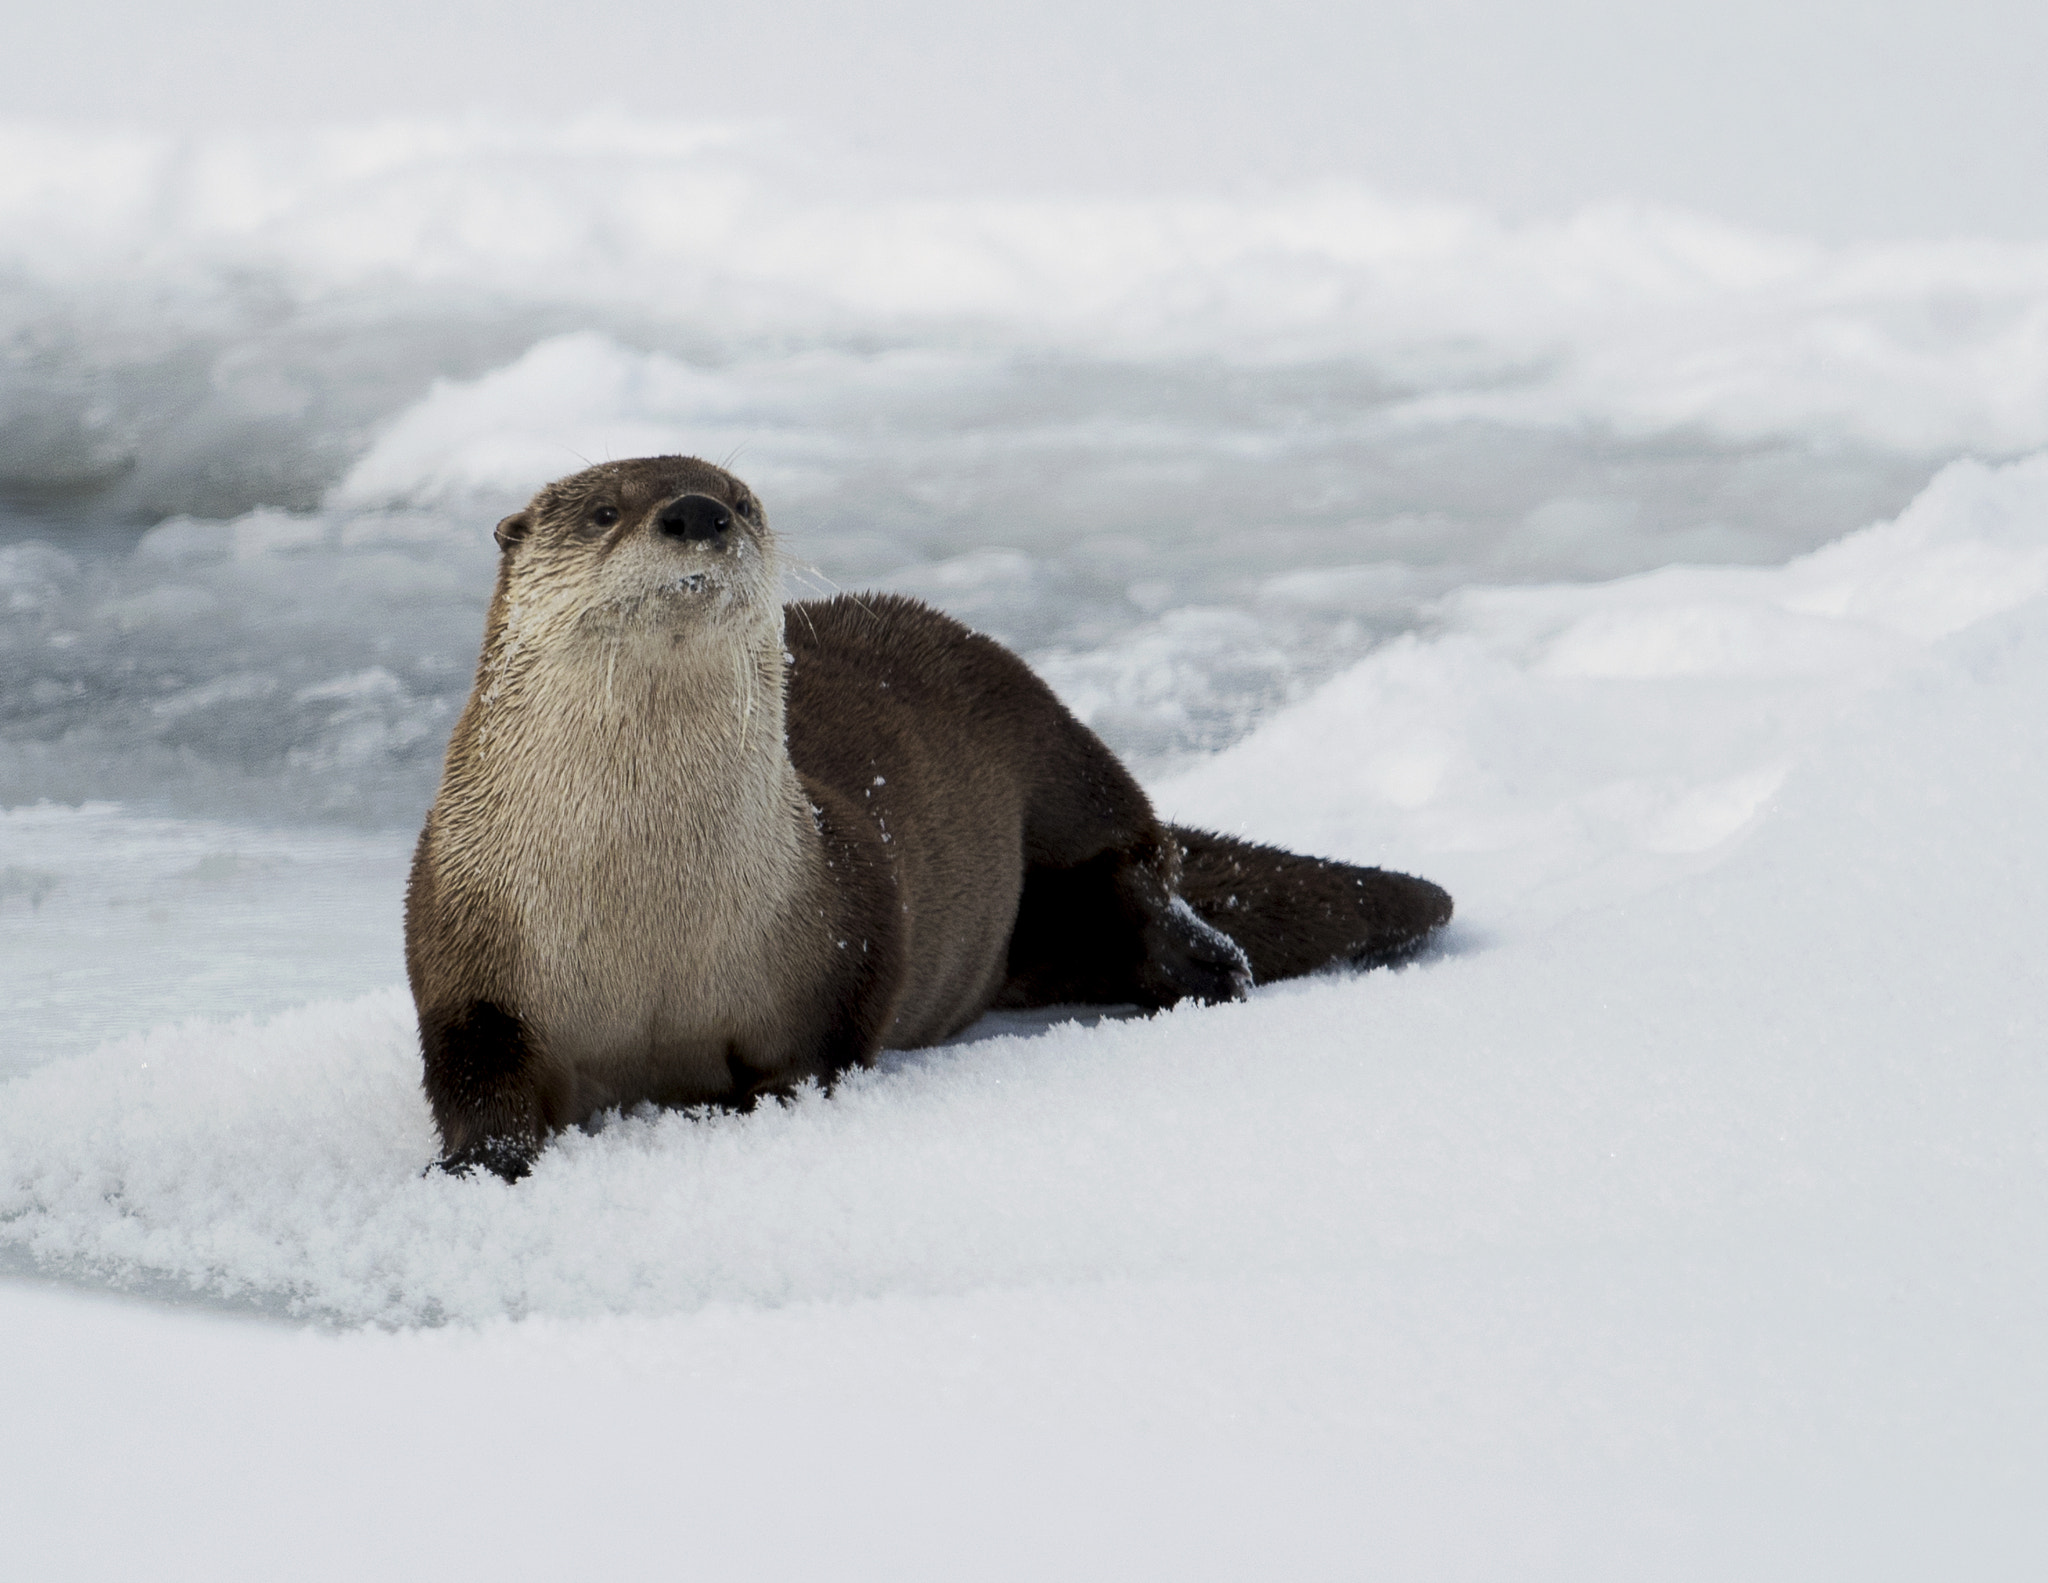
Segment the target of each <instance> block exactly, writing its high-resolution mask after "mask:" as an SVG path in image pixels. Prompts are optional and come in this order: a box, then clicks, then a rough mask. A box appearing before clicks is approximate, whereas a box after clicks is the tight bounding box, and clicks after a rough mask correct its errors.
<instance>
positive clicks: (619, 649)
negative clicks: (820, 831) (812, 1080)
mask: <svg viewBox="0 0 2048 1583" xmlns="http://www.w3.org/2000/svg"><path fill="white" fill-rule="evenodd" d="M563 650H567V653H568V660H567V662H564V661H563V660H561V659H559V658H557V657H556V655H558V654H560V653H561V652H562V651H563ZM780 659H781V653H780V643H779V641H776V642H772V646H770V647H767V648H765V650H764V645H763V644H761V643H759V642H755V643H749V644H744V645H742V644H738V643H733V642H730V641H727V642H722V643H716V644H698V645H693V646H690V647H684V646H682V645H676V644H671V643H669V642H668V641H666V640H664V639H663V638H662V637H661V635H660V634H654V635H653V636H651V637H646V638H640V639H636V640H634V641H631V642H621V643H616V644H609V645H603V646H600V647H597V648H595V649H590V648H585V647H583V646H576V647H571V646H569V645H558V646H557V647H556V648H555V649H554V650H553V651H552V652H551V653H550V654H549V655H548V657H546V658H544V659H542V660H539V661H536V662H534V663H532V664H530V665H526V666H518V665H512V666H508V667H507V674H505V675H504V676H503V677H501V678H499V679H498V683H497V686H496V688H495V691H494V690H493V688H492V687H491V686H490V685H488V684H487V685H486V686H485V687H482V688H480V689H479V693H478V696H477V698H476V700H474V701H473V702H472V705H471V718H470V719H468V720H466V721H465V727H466V728H467V740H466V741H464V743H463V759H464V762H463V765H462V771H461V775H460V781H461V784H460V786H459V787H458V786H455V785H452V784H451V785H450V786H448V787H444V790H443V795H442V799H441V803H440V804H439V805H437V809H436V819H437V823H438V829H437V837H438V851H437V857H438V863H439V867H440V871H441V874H442V876H443V882H444V883H446V884H448V885H449V886H450V887H451V889H454V890H456V891H461V892H467V893H469V894H472V895H476V896H477V897H478V899H479V900H481V901H484V902H485V903H486V905H487V906H488V908H489V909H490V911H491V912H493V913H494V914H495V915H496V916H498V917H500V918H502V919H503V920H505V922H506V923H508V924H509V925H510V926H511V932H512V943H513V947H514V949H513V952H512V960H511V962H510V964H509V966H510V971H511V977H512V984H511V998H512V999H513V1000H514V1001H515V1002H516V1003H517V1008H518V1011H519V1014H520V1015H521V1016H522V1017H524V1018H526V1019H527V1020H528V1022H529V1025H530V1026H532V1027H533V1029H534V1031H535V1033H537V1034H538V1035H539V1039H540V1043H541V1046H542V1048H543V1049H544V1050H545V1051H546V1052H547V1057H548V1059H549V1061H550V1063H551V1064H552V1065H554V1066H555V1067H556V1068H557V1069H558V1070H560V1071H562V1073H563V1075H564V1076H567V1077H573V1079H574V1080H575V1081H576V1082H577V1084H578V1085H579V1087H581V1088H583V1089H584V1090H585V1091H586V1093H587V1094H588V1095H589V1097H590V1098H591V1099H592V1100H594V1101H597V1102H617V1101H619V1100H626V1099H631V1098H634V1097H659V1096H660V1095H661V1094H663V1093H665V1092H670V1091H673V1090H674V1089H676V1088H678V1087H681V1088H688V1087H691V1086H701V1087H703V1088H704V1089H705V1090H706V1091H707V1092H714V1093H715V1092H718V1091H719V1090H720V1089H721V1088H722V1087H723V1083H724V1079H725V1074H726V1070H727V1069H726V1065H725V1061H726V1056H727V1053H728V1051H734V1050H736V1051H738V1052H739V1053H740V1054H742V1055H743V1056H744V1058H745V1059H747V1060H748V1061H749V1062H750V1063H752V1064H755V1065H758V1066H767V1067H769V1068H771V1069H772V1068H773V1067H774V1066H775V1065H776V1064H778V1062H777V1056H778V1053H779V1051H778V1045H779V1044H786V1043H787V1038H788V1032H787V1030H788V1025H789V1007H788V1005H787V1002H788V1001H789V1000H791V999H792V998H796V999H802V998H803V997H804V996H805V994H806V993H807V992H808V989H809V983H808V980H809V977H810V974H809V973H808V972H807V971H806V970H805V967H804V963H805V961H806V960H807V957H806V954H805V952H804V951H802V950H800V949H798V947H799V945H800V941H799V939H798V935H799V934H800V933H801V932H802V931H803V930H804V928H805V925H806V923H808V925H809V928H810V930H811V932H816V931H817V930H818V929H819V928H821V927H822V926H823V925H822V921H821V920H809V919H807V918H806V917H805V914H806V913H807V912H808V913H815V912H816V911H817V910H818V909H817V907H816V905H815V903H814V901H813V900H812V898H813V894H814V892H815V891H816V890H817V888H818V881H817V876H818V870H819V865H820V863H821V861H822V855H821V852H820V849H819V846H818V841H817V835H816V831H815V829H814V827H813V826H812V823H811V820H810V817H809V810H808V805H807V803H806V802H805V800H804V798H803V796H802V793H801V790H800V788H799V787H798V785H797V782H796V777H795V773H794V771H793V770H792V769H791V767H790V763H789V757H788V753H787V750H786V749H785V747H784V745H783V741H782V729H783V714H782V707H781V677H780V666H779V662H780ZM451 769H452V765H451ZM456 779H457V777H456V776H454V775H453V774H452V773H451V782H453V781H455V780H456ZM809 959H811V960H814V959H815V952H814V951H813V953H812V955H811V957H810V958H809Z"/></svg>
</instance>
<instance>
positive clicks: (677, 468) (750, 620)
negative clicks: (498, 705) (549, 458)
mask: <svg viewBox="0 0 2048 1583" xmlns="http://www.w3.org/2000/svg"><path fill="white" fill-rule="evenodd" d="M497 540H498V544H499V546H500V548H501V549H502V550H503V552H504V553H503V556H502V559H501V562H500V565H499V572H498V590H497V599H496V601H495V602H494V609H493V611H492V615H493V627H494V628H495V629H497V630H499V631H500V632H501V633H503V635H505V636H507V637H512V638H515V639H518V640H523V642H521V644H520V646H522V647H525V646H531V645H532V644H534V643H536V642H538V643H540V644H543V645H546V646H548V647H551V648H559V646H562V645H567V646H569V647H571V648H577V647H584V646H587V645H593V644H594V645H599V646H602V647H604V648H606V649H608V650H615V649H616V648H617V647H618V646H619V645H621V644H625V645H629V646H637V645H639V644H650V645H656V646H658V647H660V648H661V649H663V650H673V649H675V648H678V647H689V646H691V645H692V643H693V640H697V639H703V638H710V639H712V640H713V641H715V642H719V643H724V644H729V643H730V642H731V641H732V639H733V637H734V634H733V633H732V631H731V630H730V625H731V624H732V623H734V622H739V623H743V624H747V625H752V626H757V627H763V628H766V627H774V628H776V629H777V630H779V628H780V625H781V613H780V612H781V601H780V598H779V588H778V577H777V573H778V568H777V564H776V563H777V554H776V548H775V540H774V536H773V535H772V534H771V533H770V531H769V528H768V519H767V516H766V514H765V513H764V512H763V511H762V509H761V504H760V502H759V501H758V500H757V499H756V498H755V497H754V494H753V492H752V491H751V490H749V489H748V488H747V486H746V485H745V484H743V483H741V482H740V481H739V480H738V479H737V478H735V477H733V476H732V474H730V473H728V472H726V471H725V469H723V468H721V467H714V466H712V465H711V464H710V463H709V462H703V461H699V460H697V459H696V458H695V457H690V456H652V457H643V458H640V459H638V460H636V461H630V462H606V463H603V464H602V465H600V466H597V467H591V468H586V469H585V470H584V471H582V472H580V473H576V474H574V475H572V476H571V477H568V478H564V479H559V480H557V481H556V482H555V483H552V484H549V485H548V486H547V487H546V488H545V489H543V490H542V491H541V492H540V493H539V494H537V495H535V496H534V497H533V499H532V501H531V502H530V503H529V504H528V505H527V506H526V509H525V510H523V511H519V512H515V513H514V514H513V515H511V516H509V517H507V518H505V520H504V521H502V522H500V523H499V524H498V529H497ZM718 629H724V630H718ZM668 657H669V659H670V660H671V661H673V660H674V659H675V658H678V657H679V656H676V655H674V654H673V653H671V654H669V656H668Z"/></svg>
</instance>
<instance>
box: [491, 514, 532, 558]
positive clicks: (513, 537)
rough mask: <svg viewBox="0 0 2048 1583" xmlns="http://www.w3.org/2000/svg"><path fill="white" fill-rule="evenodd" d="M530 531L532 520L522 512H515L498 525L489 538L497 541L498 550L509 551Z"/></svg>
mask: <svg viewBox="0 0 2048 1583" xmlns="http://www.w3.org/2000/svg"><path fill="white" fill-rule="evenodd" d="M532 531H533V518H532V517H531V516H529V515H528V514H527V513H526V512H524V511H515V512H513V513H512V515H511V516H509V517H507V518H506V519H505V520H504V521H503V522H501V523H499V524H498V526H497V528H496V530H495V531H494V532H493V533H492V534H491V537H492V538H494V539H496V540H497V541H498V548H499V549H501V550H509V549H511V548H512V546H513V545H515V544H517V543H518V542H519V541H520V540H521V539H523V538H525V537H526V536H527V534H529V533H531V532H532Z"/></svg>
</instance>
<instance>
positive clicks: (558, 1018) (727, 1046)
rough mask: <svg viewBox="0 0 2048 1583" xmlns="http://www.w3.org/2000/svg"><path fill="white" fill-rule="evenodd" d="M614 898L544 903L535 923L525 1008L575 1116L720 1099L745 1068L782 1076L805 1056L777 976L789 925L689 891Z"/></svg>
mask: <svg viewBox="0 0 2048 1583" xmlns="http://www.w3.org/2000/svg"><path fill="white" fill-rule="evenodd" d="M657 900H658V902H659V903H660V904H658V905H650V902H654V901H657ZM612 901H613V905H611V906H609V907H606V908H603V909H598V908H594V907H589V906H573V907H565V906H556V907H554V908H551V909H548V908H543V909H536V915H535V916H532V917H530V918H529V919H528V920H526V924H527V926H526V928H525V929H524V930H523V931H522V934H523V940H522V950H521V953H520V957H521V960H520V971H519V979H520V994H519V999H520V1001H521V1004H522V1011H523V1014H524V1016H525V1017H526V1019H527V1021H528V1023H529V1025H530V1026H531V1027H533V1029H534V1030H535V1032H536V1033H537V1034H538V1035H539V1043H540V1046H541V1048H542V1049H543V1050H545V1052H546V1059H547V1061H548V1064H549V1065H550V1067H552V1068H553V1072H554V1076H555V1079H556V1081H557V1083H558V1084H559V1085H560V1086H561V1088H562V1089H563V1090H565V1091H566V1093H567V1095H569V1096H573V1097H571V1098H570V1099H569V1101H568V1103H569V1108H570V1109H571V1110H572V1111H573V1112H574V1116H573V1118H572V1119H576V1120H582V1119H585V1118H587V1117H588V1116H589V1115H591V1114H593V1113H595V1112H596V1111H599V1110H603V1109H605V1108H607V1107H609V1106H613V1105H620V1106H630V1105H635V1104H639V1103H641V1102H643V1101H647V1102H652V1103H654V1104H659V1105H692V1104H703V1103H707V1102H710V1101H713V1100H716V1099H720V1098H722V1097H724V1096H726V1095H727V1094H729V1093H730V1092H732V1090H733V1088H734V1082H735V1076H736V1071H735V1068H736V1065H737V1066H738V1067H739V1068H743V1069H746V1070H748V1071H750V1072H751V1073H753V1074H755V1075H757V1076H758V1075H760V1074H768V1075H771V1076H772V1075H778V1074H780V1073H781V1072H783V1071H784V1070H785V1069H787V1068H788V1067H789V1066H790V1065H791V1064H792V1063H793V1061H794V1060H795V1058H796V1056H797V1054H798V1052H799V1050H800V1049H801V1048H802V1043H803V1041H802V1040H801V1038H800V1037H799V1036H798V1035H799V1034H800V1031H801V1030H799V1029H797V1028H796V1027H794V1026H793V1024H794V1022H795V1021H796V1019H795V1018H794V1016H793V1015H792V1010H791V1007H790V1005H789V1001H790V998H791V997H790V996H789V994H788V987H789V986H787V985H785V984H783V983H781V982H779V981H778V977H777V974H776V973H775V972H774V965H775V964H777V963H779V962H780V961H782V960H783V959H784V958H785V957H786V953H785V952H783V951H781V950H779V949H777V946H778V943H779V942H778V941H777V939H776V934H777V933H778V932H779V931H776V930H774V929H770V928H758V927H757V928H746V927H739V928H735V927H733V925H732V921H731V920H729V919H719V918H716V917H715V916H713V915H712V913H711V912H710V911H709V910H708V909H706V908H703V907H701V906H697V907H692V906H690V905H688V901H689V898H688V897H687V895H686V894H681V895H678V894H673V893H671V894H669V895H664V896H661V897H659V898H651V897H649V896H647V895H646V894H644V893H643V894H640V895H633V896H618V895H614V897H613V898H612ZM621 920H631V926H630V927H627V928H621V927H619V923H620V921H621Z"/></svg>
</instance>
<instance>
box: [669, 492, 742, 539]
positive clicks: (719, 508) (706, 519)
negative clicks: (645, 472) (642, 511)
mask: <svg viewBox="0 0 2048 1583" xmlns="http://www.w3.org/2000/svg"><path fill="white" fill-rule="evenodd" d="M654 527H655V531H657V532H658V533H660V534H661V535H662V536H663V537H664V538H670V539H680V540H682V541H683V542H684V543H686V544H688V543H700V542H701V543H708V544H710V545H712V546H713V547H714V548H720V547H723V546H724V544H725V536H726V535H727V534H728V533H730V532H731V531H732V509H731V508H730V507H729V506H727V505H726V504H725V503H724V502H723V501H720V500H713V499H712V498H711V497H710V496H709V495H683V496H680V497H679V498H677V499H675V500H671V501H670V502H669V503H668V504H667V505H665V506H663V507H662V508H661V515H660V516H658V517H656V518H655V519H654Z"/></svg>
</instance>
